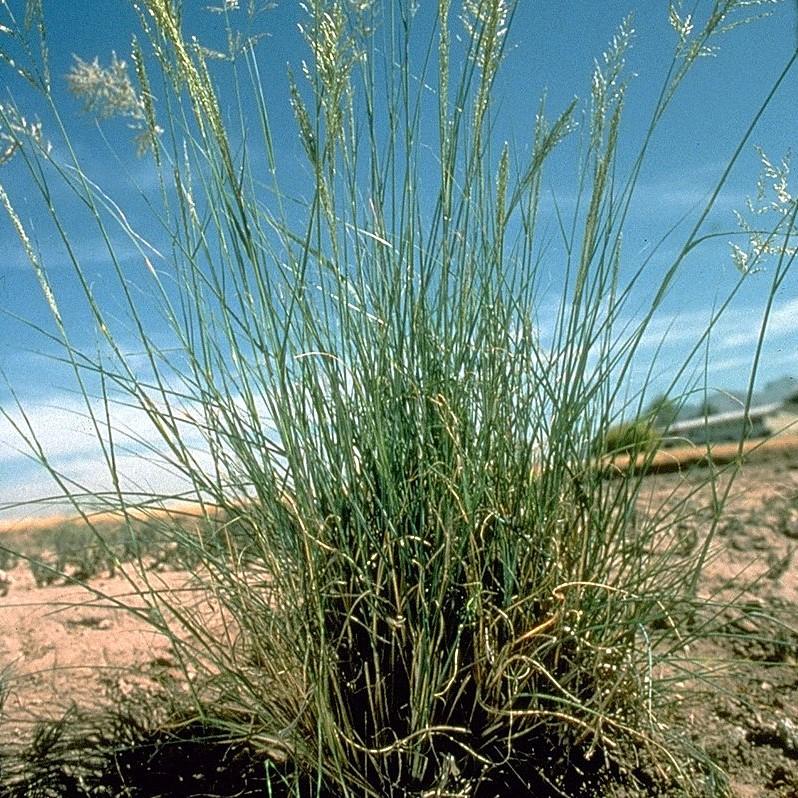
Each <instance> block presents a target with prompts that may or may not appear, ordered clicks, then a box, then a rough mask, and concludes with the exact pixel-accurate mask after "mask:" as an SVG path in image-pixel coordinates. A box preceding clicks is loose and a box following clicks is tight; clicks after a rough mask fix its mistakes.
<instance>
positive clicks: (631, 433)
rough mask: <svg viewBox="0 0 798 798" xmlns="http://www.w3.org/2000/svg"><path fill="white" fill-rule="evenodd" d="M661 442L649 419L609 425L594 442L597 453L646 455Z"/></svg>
mask: <svg viewBox="0 0 798 798" xmlns="http://www.w3.org/2000/svg"><path fill="white" fill-rule="evenodd" d="M660 443H662V436H661V435H660V434H659V433H658V432H657V430H656V429H655V427H654V425H653V424H652V423H651V421H649V420H647V419H636V420H635V421H627V422H625V423H623V424H617V425H615V426H612V427H610V428H609V429H608V430H607V431H606V434H604V436H603V437H602V438H600V439H598V440H596V442H595V450H596V454H598V455H609V456H610V457H615V456H616V455H628V456H629V457H637V456H638V455H648V454H652V453H653V452H655V451H656V450H657V449H658V448H659V446H660Z"/></svg>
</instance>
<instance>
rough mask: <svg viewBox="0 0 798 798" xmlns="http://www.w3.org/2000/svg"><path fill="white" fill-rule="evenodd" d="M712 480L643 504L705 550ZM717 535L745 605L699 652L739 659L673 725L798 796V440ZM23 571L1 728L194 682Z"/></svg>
mask: <svg viewBox="0 0 798 798" xmlns="http://www.w3.org/2000/svg"><path fill="white" fill-rule="evenodd" d="M705 479H706V472H705V471H704V470H702V469H701V468H700V467H694V468H692V469H691V470H688V471H686V472H684V473H665V474H662V473H660V474H656V475H652V476H649V477H647V478H646V483H645V489H644V492H643V496H642V497H641V503H642V506H643V507H645V506H646V505H647V504H649V503H650V504H651V505H652V506H657V505H659V504H661V503H662V502H663V501H675V500H686V502H687V504H688V505H689V506H690V507H692V508H693V509H695V510H696V515H695V517H694V518H693V520H692V521H690V522H689V523H687V524H685V528H684V530H683V532H684V535H685V539H687V540H688V541H689V540H692V541H693V545H695V547H696V551H698V549H699V548H700V546H699V545H698V544H697V541H700V540H701V539H702V537H703V535H704V534H705V533H706V530H707V529H708V528H709V527H710V524H711V515H712V514H711V512H710V511H709V510H708V509H707V508H708V505H709V503H710V500H711V492H710V491H709V490H708V489H707V488H703V489H699V486H700V485H701V483H702V482H704V481H705ZM724 486H725V482H724V481H723V480H721V481H720V483H719V484H718V488H719V489H720V490H722V489H723V488H724ZM715 541H716V545H715V546H714V548H713V551H712V560H711V562H710V563H709V565H708V567H707V569H706V574H705V578H704V581H703V583H702V585H701V588H700V589H701V592H702V594H703V595H704V596H706V597H707V598H708V599H710V600H713V601H717V602H719V603H723V602H726V601H728V600H729V599H731V598H735V599H736V600H737V606H736V608H735V609H720V610H719V613H722V614H721V620H722V621H723V624H724V626H723V629H724V634H721V635H718V636H717V637H716V638H715V639H712V640H710V641H707V642H706V643H702V644H701V645H700V646H699V647H697V648H696V650H695V651H694V652H693V653H694V655H695V657H696V658H700V659H702V661H704V662H706V661H708V660H713V659H715V658H717V659H719V660H720V659H722V660H725V661H727V662H728V661H729V660H732V661H734V662H736V665H735V667H731V668H730V667H728V666H725V669H724V671H723V672H722V673H721V674H720V675H719V676H718V679H717V681H716V682H715V683H714V684H713V686H712V687H711V689H710V688H707V689H706V690H704V691H703V692H702V691H700V690H698V689H696V688H689V687H687V686H685V689H684V691H683V692H682V694H681V695H682V701H681V702H677V703H676V704H675V705H674V708H673V720H674V721H675V722H679V723H681V724H683V725H684V728H685V729H687V730H688V733H689V734H691V735H692V736H693V738H694V739H695V742H696V743H698V744H700V745H701V746H704V747H706V748H707V749H708V751H709V752H710V754H711V755H712V756H713V758H714V759H715V760H716V761H717V762H718V763H719V764H721V766H722V767H723V768H724V769H726V770H727V772H728V773H729V775H730V777H731V780H732V785H733V790H734V795H736V796H738V797H739V798H756V796H769V795H775V796H782V797H783V798H788V797H789V796H798V766H797V765H798V668H796V667H795V665H796V664H798V569H796V568H795V566H794V563H793V555H794V553H795V549H796V547H797V546H798V448H796V447H785V446H780V447H778V448H776V449H774V450H772V451H770V452H766V453H763V452H760V453H759V454H758V455H757V456H756V457H752V458H750V461H749V462H747V464H746V465H745V466H744V468H743V471H742V473H741V474H740V475H739V476H738V477H737V479H736V481H735V482H734V485H733V488H732V491H731V496H730V500H729V504H728V506H727V510H726V512H725V514H724V515H723V517H722V519H721V521H720V522H719V524H718V526H717V534H716V538H715ZM11 576H12V577H13V580H14V582H13V584H12V586H11V589H10V590H9V592H8V594H7V595H6V596H5V597H0V629H2V630H3V632H2V634H0V673H1V672H2V668H8V669H9V673H10V675H11V677H12V678H11V679H10V682H9V687H10V690H11V692H10V697H9V699H8V701H7V703H6V709H5V716H6V717H5V719H4V723H3V724H0V737H2V736H4V735H9V734H11V735H14V736H16V737H19V735H24V734H25V733H26V730H29V729H30V722H31V720H32V719H33V718H34V717H35V716H40V715H42V714H49V713H52V714H57V712H58V708H59V707H60V708H65V707H66V706H68V705H69V704H70V702H72V701H74V702H76V703H77V704H78V705H80V706H83V707H90V706H93V705H99V704H100V703H102V702H103V701H104V700H107V697H108V696H117V697H118V696H119V695H124V694H125V691H126V690H127V689H133V687H134V686H136V687H140V686H142V685H147V684H150V685H153V686H157V685H158V684H162V683H163V682H164V680H175V679H177V680H179V679H180V670H179V668H178V667H177V662H176V660H175V655H174V652H173V651H172V649H171V647H170V644H169V642H168V641H167V640H165V639H164V638H162V637H160V636H159V635H157V634H156V633H155V632H154V631H153V629H152V628H151V627H150V626H148V624H147V623H146V620H145V619H144V618H137V617H136V616H134V615H133V614H131V613H129V612H126V611H124V610H122V609H121V608H119V607H118V606H115V605H114V604H113V603H112V602H109V601H108V600H99V599H97V598H96V597H94V596H92V595H91V594H89V593H87V592H86V591H85V589H83V588H81V587H79V586H76V585H55V586H49V587H42V588H38V587H36V585H35V583H34V581H33V578H32V576H31V575H30V573H29V572H28V569H27V567H26V566H25V565H24V564H21V565H19V566H18V567H17V568H16V569H14V571H13V572H12V573H11ZM149 578H150V579H151V580H152V583H153V586H154V587H156V589H164V590H175V589H178V588H184V587H187V586H190V585H189V580H190V576H189V575H188V574H186V573H181V572H166V573H161V574H151V575H150V577H149ZM133 584H135V585H138V586H140V585H141V581H140V578H139V577H137V578H135V579H134V581H133ZM133 584H131V583H130V582H128V581H126V580H125V579H124V578H122V577H119V576H117V577H115V578H113V579H101V580H98V581H96V582H95V583H93V586H94V587H95V588H96V589H97V590H98V591H101V592H103V593H106V594H108V595H111V596H115V597H116V599H117V600H118V601H119V602H120V603H122V604H128V603H129V604H132V605H134V606H139V607H140V606H141V605H142V603H141V601H140V599H138V598H136V597H135V595H134V593H133ZM187 595H191V594H190V593H187ZM777 619H778V620H777ZM726 632H727V634H726Z"/></svg>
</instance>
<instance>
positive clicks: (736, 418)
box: [663, 377, 798, 446]
mask: <svg viewBox="0 0 798 798" xmlns="http://www.w3.org/2000/svg"><path fill="white" fill-rule="evenodd" d="M745 404H746V395H745V393H740V392H731V391H730V392H724V393H720V392H718V393H717V394H716V395H714V396H712V397H711V398H710V399H708V400H707V401H706V402H705V403H704V405H702V406H701V407H700V408H691V409H688V408H682V412H681V413H680V414H679V417H678V418H677V419H676V420H675V421H674V422H673V423H671V424H670V425H668V427H667V429H665V430H663V444H664V445H665V446H678V445H679V444H683V443H694V444H699V445H701V444H707V443H723V442H729V441H739V440H740V439H741V438H764V437H771V436H775V435H780V434H798V380H796V379H795V378H793V377H784V378H782V379H780V380H777V381H776V382H771V383H768V385H766V386H765V388H764V389H763V390H762V391H761V392H759V393H757V394H755V395H754V396H752V397H751V406H750V407H749V408H748V411H747V412H746V409H745Z"/></svg>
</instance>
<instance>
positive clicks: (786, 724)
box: [776, 718, 798, 754]
mask: <svg viewBox="0 0 798 798" xmlns="http://www.w3.org/2000/svg"><path fill="white" fill-rule="evenodd" d="M776 735H777V736H778V738H779V742H780V743H781V746H782V748H783V749H784V752H785V753H786V754H798V725H796V724H795V723H793V722H792V721H791V720H790V719H789V718H779V720H777V721H776Z"/></svg>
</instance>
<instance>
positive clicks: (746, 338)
mask: <svg viewBox="0 0 798 798" xmlns="http://www.w3.org/2000/svg"><path fill="white" fill-rule="evenodd" d="M750 315H751V317H752V318H751V323H750V324H745V325H742V326H743V327H744V329H743V330H742V331H739V327H740V326H741V325H740V324H739V320H738V323H737V324H735V325H734V327H735V328H736V329H737V330H738V331H736V332H731V331H730V332H729V333H728V334H727V335H726V336H725V337H724V338H723V339H722V340H721V341H720V345H721V346H723V347H724V348H726V349H732V348H734V347H740V346H750V345H753V344H755V343H756V342H757V341H758V340H759V335H760V325H761V321H760V320H761V318H762V311H761V310H760V311H758V312H757V313H756V314H754V313H753V311H752V312H751V314H750ZM797 333H798V297H797V298H795V299H789V300H787V301H786V302H783V303H781V304H779V305H776V306H774V308H773V310H772V312H771V314H770V318H769V320H768V325H767V330H766V333H765V338H766V340H772V339H773V338H781V337H784V336H786V335H795V334H797Z"/></svg>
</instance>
